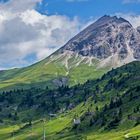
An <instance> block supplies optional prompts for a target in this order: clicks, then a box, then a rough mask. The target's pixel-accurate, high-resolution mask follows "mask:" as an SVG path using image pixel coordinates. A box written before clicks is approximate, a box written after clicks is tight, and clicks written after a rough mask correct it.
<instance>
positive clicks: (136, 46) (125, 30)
mask: <svg viewBox="0 0 140 140" xmlns="http://www.w3.org/2000/svg"><path fill="white" fill-rule="evenodd" d="M138 31H140V30H139V28H138V29H135V28H133V26H132V25H131V24H130V23H129V21H127V20H125V19H123V18H121V17H117V16H113V17H112V16H108V15H105V16H103V17H101V18H99V19H98V20H97V21H96V22H94V23H93V24H91V25H90V26H88V27H87V28H86V29H84V30H83V31H81V32H80V33H79V34H78V35H76V36H75V37H74V38H72V39H71V40H70V41H69V42H68V43H66V45H64V46H63V47H62V48H61V49H60V50H59V51H58V52H59V53H60V54H64V53H65V54H66V55H68V56H69V57H70V55H71V54H75V55H76V56H77V55H78V56H80V57H84V58H88V59H90V63H91V59H93V58H94V59H97V60H99V61H100V62H103V63H101V65H106V63H113V64H111V65H113V66H114V65H115V66H116V65H117V66H118V65H123V64H125V63H128V62H131V61H134V60H140V42H139V40H140V34H139V32H138ZM110 61H111V62H110Z"/></svg>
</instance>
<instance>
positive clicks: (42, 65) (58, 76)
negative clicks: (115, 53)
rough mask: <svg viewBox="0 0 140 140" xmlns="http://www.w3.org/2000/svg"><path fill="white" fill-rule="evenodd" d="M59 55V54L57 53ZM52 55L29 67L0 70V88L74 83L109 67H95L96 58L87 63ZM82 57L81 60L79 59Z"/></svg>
mask: <svg viewBox="0 0 140 140" xmlns="http://www.w3.org/2000/svg"><path fill="white" fill-rule="evenodd" d="M58 56H59V55H58ZM58 56H57V55H56V56H54V58H52V56H50V57H48V58H46V59H44V60H42V61H40V62H38V63H36V64H34V65H31V66H29V67H25V68H20V69H11V70H4V71H0V90H6V89H7V90H9V89H13V88H16V89H17V88H24V89H25V88H26V89H28V88H30V87H42V88H43V87H44V86H46V85H48V87H49V88H54V87H59V86H61V85H70V86H72V85H76V84H78V83H84V82H86V81H87V80H88V79H97V78H99V77H101V76H102V75H103V74H104V73H105V72H107V71H108V70H109V69H110V68H109V67H105V68H96V67H97V63H98V62H97V60H94V62H93V64H92V65H89V64H88V63H87V62H86V61H87V60H86V58H85V59H82V58H75V57H76V56H71V58H69V59H68V60H67V57H68V56H65V57H63V56H59V57H58ZM81 59H82V60H81Z"/></svg>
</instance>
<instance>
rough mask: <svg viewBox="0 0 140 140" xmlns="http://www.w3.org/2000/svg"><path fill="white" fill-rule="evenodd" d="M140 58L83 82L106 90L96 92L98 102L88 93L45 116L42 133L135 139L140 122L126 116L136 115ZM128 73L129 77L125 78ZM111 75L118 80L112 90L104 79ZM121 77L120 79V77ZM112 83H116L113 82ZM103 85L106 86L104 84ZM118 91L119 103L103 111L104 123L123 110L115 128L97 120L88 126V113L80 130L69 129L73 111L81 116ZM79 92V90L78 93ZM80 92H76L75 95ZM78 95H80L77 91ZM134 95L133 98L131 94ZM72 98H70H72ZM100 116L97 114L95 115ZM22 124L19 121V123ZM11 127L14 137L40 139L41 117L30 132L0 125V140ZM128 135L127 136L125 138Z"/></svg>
mask: <svg viewBox="0 0 140 140" xmlns="http://www.w3.org/2000/svg"><path fill="white" fill-rule="evenodd" d="M139 69H140V62H134V63H131V64H129V65H127V66H123V67H121V68H119V69H117V70H113V71H112V72H109V73H108V74H106V75H105V76H104V78H102V79H101V80H100V81H98V82H97V83H96V84H94V81H93V82H92V81H91V82H88V83H86V84H85V85H83V88H85V87H86V88H88V89H91V90H93V91H94V90H95V87H96V85H99V86H100V89H101V90H102V89H104V88H105V87H106V88H107V90H105V91H104V92H103V93H102V94H99V97H98V102H96V103H95V102H93V97H92V94H91V96H90V97H89V98H88V100H87V101H86V103H85V102H82V103H80V104H79V105H78V106H76V107H75V108H74V109H72V110H71V111H69V112H68V113H64V114H62V115H61V114H60V115H59V116H58V117H57V118H55V119H53V120H47V121H46V135H47V138H48V139H49V140H51V139H53V140H59V139H60V140H73V139H74V140H78V139H84V138H85V139H88V140H103V139H104V140H125V139H126V140H130V139H131V138H130V137H133V138H132V139H131V140H135V139H136V138H135V136H139V138H137V139H136V140H138V139H140V125H137V126H136V125H135V121H133V120H129V119H128V118H127V116H128V115H129V114H132V115H139V114H136V113H133V110H134V107H136V106H137V105H140V104H139V103H140V102H139V91H137V90H136V89H135V87H136V86H140V80H139V75H140V71H139ZM128 77H129V78H128ZM111 78H113V79H115V81H116V82H117V83H120V82H121V84H120V85H119V86H118V88H120V90H119V91H118V89H117V90H116V87H110V86H109V84H107V83H108V81H110V79H111ZM122 80H123V81H122ZM117 83H116V85H117ZM106 85H107V86H106ZM131 92H133V93H134V99H132V100H131V101H130V99H129V98H130V93H131ZM118 93H119V96H121V97H122V101H123V104H122V105H121V106H119V107H117V108H113V109H109V110H107V111H106V112H104V115H105V116H106V119H107V120H106V125H108V124H109V123H110V121H111V120H112V114H114V112H115V111H116V110H118V109H119V108H121V109H122V111H123V116H122V119H121V121H120V122H119V124H118V126H117V128H114V129H111V130H108V129H105V128H106V125H105V126H102V127H101V126H98V124H97V125H96V124H95V125H93V126H92V127H89V119H90V117H91V116H86V119H84V120H83V121H82V123H81V125H80V128H81V129H82V130H80V131H79V130H74V131H70V130H71V128H72V127H73V123H72V120H73V118H74V116H75V115H78V116H79V117H82V116H85V113H86V112H87V111H88V110H91V111H95V108H96V107H97V106H98V108H99V110H102V108H103V106H104V105H105V104H109V101H110V98H111V97H115V96H116V95H117V94H118ZM79 94H80V93H79ZM79 96H80V95H79ZM79 96H77V97H76V96H75V97H74V98H78V97H79ZM81 96H82V95H81ZM100 97H104V98H103V100H101V98H100ZM135 97H137V98H135ZM72 100H73V99H72ZM99 120H100V118H99ZM21 125H23V124H21ZM13 129H14V130H15V131H16V132H17V133H16V134H15V139H18V140H30V139H36V140H41V138H42V132H43V131H42V129H43V123H42V122H41V121H37V122H34V124H33V133H32V132H31V130H32V129H31V128H30V127H27V128H25V129H19V127H18V126H16V127H13V126H3V127H2V126H1V129H0V137H1V138H2V139H3V140H10V139H12V138H11V135H10V134H11V132H12V131H13ZM127 137H128V138H127Z"/></svg>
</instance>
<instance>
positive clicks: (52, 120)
mask: <svg viewBox="0 0 140 140" xmlns="http://www.w3.org/2000/svg"><path fill="white" fill-rule="evenodd" d="M139 69H140V62H132V63H130V64H127V65H125V66H122V67H120V68H117V69H114V70H111V71H110V72H108V73H107V74H104V75H103V76H102V77H101V78H99V79H97V80H88V81H87V82H86V83H85V84H79V85H76V86H73V87H70V88H69V87H68V86H62V87H59V88H57V89H53V90H52V89H49V88H48V87H47V86H46V87H45V88H43V89H42V88H30V89H26V90H25V89H20V90H17V89H16V90H11V91H8V92H1V93H0V138H1V139H2V140H10V139H16V140H41V139H43V133H44V132H45V134H46V139H49V140H83V139H88V140H103V139H104V140H139V139H140V71H139ZM46 85H47V84H46ZM43 119H44V120H45V122H44V121H42V120H43ZM74 119H75V120H76V122H77V123H74ZM43 126H44V127H43ZM43 128H44V130H45V131H43Z"/></svg>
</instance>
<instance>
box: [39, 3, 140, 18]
mask: <svg viewBox="0 0 140 140" xmlns="http://www.w3.org/2000/svg"><path fill="white" fill-rule="evenodd" d="M38 10H39V11H40V12H41V13H45V12H46V11H47V12H48V14H55V13H58V14H61V15H63V14H64V15H67V16H69V17H74V16H78V17H80V18H81V19H82V20H88V19H89V18H92V17H93V18H94V17H100V16H103V15H105V14H109V15H113V14H115V13H135V14H139V13H140V2H138V1H135V0H130V1H123V0H85V1H84V0H83V1H78V0H77V1H76V0H73V1H72V2H68V1H67V0H44V1H43V3H42V4H41V5H40V6H39V7H38Z"/></svg>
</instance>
